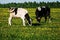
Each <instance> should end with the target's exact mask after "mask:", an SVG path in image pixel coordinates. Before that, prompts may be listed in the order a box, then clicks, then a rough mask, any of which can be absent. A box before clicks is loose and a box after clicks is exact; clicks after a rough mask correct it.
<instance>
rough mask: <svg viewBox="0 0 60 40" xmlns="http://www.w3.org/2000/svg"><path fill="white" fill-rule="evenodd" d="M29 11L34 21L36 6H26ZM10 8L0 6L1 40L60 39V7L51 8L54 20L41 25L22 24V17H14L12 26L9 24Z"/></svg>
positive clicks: (34, 21) (42, 22)
mask: <svg viewBox="0 0 60 40" xmlns="http://www.w3.org/2000/svg"><path fill="white" fill-rule="evenodd" d="M26 9H27V10H28V11H29V15H30V17H31V18H32V19H33V21H32V22H33V23H37V21H36V19H35V8H26ZM8 17H9V10H8V8H0V40H60V8H51V17H52V22H51V23H48V21H47V22H46V23H44V18H42V20H41V25H33V26H28V24H27V23H26V24H27V25H26V26H23V25H22V20H21V19H20V18H13V19H12V26H9V25H8Z"/></svg>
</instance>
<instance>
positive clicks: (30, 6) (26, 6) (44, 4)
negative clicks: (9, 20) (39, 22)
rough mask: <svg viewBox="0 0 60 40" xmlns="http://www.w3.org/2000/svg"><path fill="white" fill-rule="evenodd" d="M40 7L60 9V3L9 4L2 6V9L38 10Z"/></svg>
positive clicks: (0, 6)
mask: <svg viewBox="0 0 60 40" xmlns="http://www.w3.org/2000/svg"><path fill="white" fill-rule="evenodd" d="M38 6H49V7H51V8H60V2H58V1H57V2H47V3H46V2H40V3H37V2H24V3H7V4H0V8H9V7H22V8H36V7H38Z"/></svg>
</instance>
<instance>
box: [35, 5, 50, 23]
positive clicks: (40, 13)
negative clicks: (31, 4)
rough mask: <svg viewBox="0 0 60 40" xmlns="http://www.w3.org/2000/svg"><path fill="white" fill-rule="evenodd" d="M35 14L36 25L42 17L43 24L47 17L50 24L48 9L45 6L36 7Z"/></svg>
mask: <svg viewBox="0 0 60 40" xmlns="http://www.w3.org/2000/svg"><path fill="white" fill-rule="evenodd" d="M35 14H36V19H37V21H38V23H40V20H41V18H42V17H44V18H45V22H46V20H47V17H48V18H49V22H51V21H50V8H49V7H47V6H42V7H38V8H37V9H36V12H35Z"/></svg>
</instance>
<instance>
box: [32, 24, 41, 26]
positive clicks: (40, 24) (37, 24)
mask: <svg viewBox="0 0 60 40" xmlns="http://www.w3.org/2000/svg"><path fill="white" fill-rule="evenodd" d="M40 25H41V24H39V23H32V26H40Z"/></svg>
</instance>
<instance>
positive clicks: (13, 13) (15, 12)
mask: <svg viewBox="0 0 60 40" xmlns="http://www.w3.org/2000/svg"><path fill="white" fill-rule="evenodd" d="M9 11H10V17H9V19H8V23H9V25H11V20H12V17H20V18H21V19H22V21H23V26H25V19H27V21H28V24H29V25H30V26H31V25H32V22H31V19H30V16H29V14H28V11H27V10H26V9H23V8H14V7H11V8H9Z"/></svg>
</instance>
